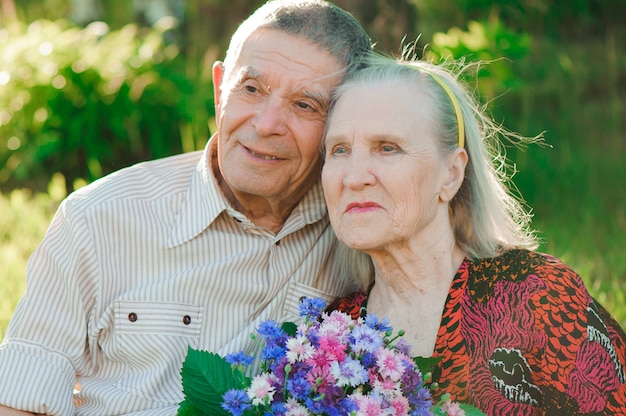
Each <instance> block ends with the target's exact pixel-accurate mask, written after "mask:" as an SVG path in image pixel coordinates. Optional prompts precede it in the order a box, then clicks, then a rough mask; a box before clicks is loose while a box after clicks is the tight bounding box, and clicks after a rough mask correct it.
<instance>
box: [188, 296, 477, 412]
mask: <svg viewBox="0 0 626 416" xmlns="http://www.w3.org/2000/svg"><path fill="white" fill-rule="evenodd" d="M325 306H326V304H325V302H324V301H323V300H322V299H319V298H316V299H309V298H305V299H303V301H302V302H301V303H300V315H301V316H302V317H303V318H304V322H303V323H302V324H301V325H299V326H296V325H295V324H293V323H291V322H287V323H284V324H283V325H278V324H277V323H276V322H274V321H265V322H263V323H262V324H261V325H260V327H259V328H258V331H257V332H258V335H256V334H253V335H251V336H252V338H253V339H254V340H255V341H256V342H258V343H259V344H260V347H261V348H262V350H261V355H260V357H259V358H260V365H259V367H260V374H258V375H252V374H251V373H252V368H253V367H254V362H255V359H254V357H252V356H248V355H245V354H244V353H242V352H239V353H233V354H229V355H227V356H226V357H223V358H222V357H220V356H219V355H217V354H213V353H209V352H207V351H199V350H194V349H192V348H190V349H189V353H188V355H187V358H186V360H185V362H184V363H183V367H182V370H181V375H182V381H183V392H184V394H185V400H184V401H183V402H182V403H181V404H180V407H179V411H178V414H179V416H195V415H211V416H220V415H224V416H228V415H232V416H257V415H259V416H264V415H284V416H305V415H329V416H335V415H336V416H340V415H346V416H361V415H363V416H370V415H372V416H373V415H375V416H379V415H398V416H399V415H420V416H421V415H448V416H459V415H481V414H482V413H480V412H478V411H477V410H476V409H475V408H473V407H471V406H467V405H461V404H458V403H455V402H451V401H450V400H449V399H446V398H444V399H443V400H442V401H441V402H439V403H433V398H432V395H431V386H429V385H428V381H429V380H428V379H425V377H424V374H426V375H427V376H428V373H426V372H425V370H424V366H428V365H429V366H433V365H434V364H435V363H436V360H435V361H433V360H432V359H424V358H421V359H420V358H411V357H410V356H409V352H410V346H409V345H408V344H407V343H406V342H405V341H404V340H403V339H402V338H401V336H402V334H403V333H402V331H400V332H398V333H397V334H396V335H394V334H393V329H392V328H391V327H390V326H389V324H388V321H387V320H386V319H383V320H379V319H378V318H377V317H376V316H374V315H371V314H370V315H368V316H367V317H366V318H365V319H362V318H359V319H357V320H353V319H352V318H351V317H350V316H349V315H347V314H345V313H343V312H339V311H333V312H330V313H325V312H324V308H325ZM420 366H421V367H422V369H421V370H420ZM444 396H445V395H444Z"/></svg>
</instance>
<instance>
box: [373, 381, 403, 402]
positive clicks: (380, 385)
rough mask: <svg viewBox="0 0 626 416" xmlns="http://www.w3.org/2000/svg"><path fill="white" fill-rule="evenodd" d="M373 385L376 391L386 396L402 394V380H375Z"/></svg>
mask: <svg viewBox="0 0 626 416" xmlns="http://www.w3.org/2000/svg"><path fill="white" fill-rule="evenodd" d="M373 387H374V391H375V392H376V393H378V394H380V395H381V396H383V397H386V398H391V397H397V396H401V395H402V391H401V390H400V382H396V381H392V380H391V379H390V378H385V379H376V380H374V383H373Z"/></svg>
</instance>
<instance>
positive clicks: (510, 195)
mask: <svg viewBox="0 0 626 416" xmlns="http://www.w3.org/2000/svg"><path fill="white" fill-rule="evenodd" d="M454 65H456V66H454ZM465 69H467V66H466V65H463V64H461V63H456V64H455V63H451V62H448V63H446V64H445V65H444V64H441V65H434V64H430V63H428V62H425V61H419V60H395V59H392V58H387V57H384V56H380V55H376V54H372V55H371V56H370V57H369V58H368V59H367V64H366V67H365V68H364V69H362V70H360V71H358V72H357V73H355V74H354V75H353V76H352V77H351V78H350V79H348V80H347V81H346V82H345V83H344V84H343V85H341V86H340V87H338V88H337V90H336V91H335V99H334V102H336V100H337V99H338V98H340V97H341V95H342V94H343V93H345V92H346V91H347V90H349V89H350V88H352V87H353V86H356V85H367V86H371V85H386V84H396V83H403V84H405V85H413V86H415V87H416V88H418V89H420V90H422V91H423V92H424V93H426V95H427V96H428V97H429V98H430V99H431V100H432V106H433V114H434V117H435V120H433V126H434V128H435V129H436V133H437V136H438V137H439V139H440V142H439V150H440V151H441V152H442V153H444V154H445V153H451V152H454V151H455V150H456V149H457V148H458V142H459V131H458V121H457V115H456V113H455V108H454V105H453V104H452V100H454V99H456V101H457V102H458V107H459V108H460V110H461V115H462V118H463V121H464V130H465V145H464V147H465V149H466V151H467V153H468V155H469V157H468V163H467V166H466V168H465V179H464V180H463V183H462V185H461V188H460V189H459V191H458V192H457V194H456V195H455V197H454V198H453V199H452V200H451V201H450V222H451V224H452V228H453V230H454V236H455V239H456V242H457V243H458V244H459V246H460V247H461V248H462V249H463V250H464V251H465V253H466V254H467V256H469V257H470V258H474V259H480V258H489V257H494V256H497V255H498V253H500V252H502V251H503V250H507V249H511V248H526V249H531V250H534V249H536V248H537V246H538V244H537V238H536V236H535V234H534V232H533V231H532V229H531V227H530V221H531V218H532V216H531V214H530V212H529V211H527V210H526V209H525V206H524V202H523V200H522V199H521V198H520V197H519V196H517V193H516V191H517V188H515V186H514V184H513V182H512V175H511V174H510V169H509V168H510V166H509V165H508V164H507V159H506V155H505V152H504V146H503V142H502V139H504V140H507V141H509V142H512V143H514V144H517V145H525V144H528V143H535V142H538V141H541V140H542V138H541V136H536V137H532V138H530V137H523V136H520V135H519V134H516V133H513V132H510V131H508V130H506V129H505V128H503V127H502V126H501V125H498V124H496V123H495V122H494V121H493V120H492V119H491V118H490V117H489V116H488V115H487V114H486V112H485V109H484V106H482V105H480V104H479V102H478V100H477V99H475V98H474V97H473V96H472V95H471V94H470V93H469V91H468V89H467V88H466V86H465V85H464V84H463V82H462V81H460V79H459V76H460V75H461V74H462V73H463V71H464V70H465ZM435 77H437V78H439V81H442V82H444V83H445V85H446V86H447V87H448V89H449V90H450V92H451V94H453V95H454V97H450V96H449V95H448V92H446V91H445V90H444V88H443V87H442V86H441V85H439V84H438V82H437V81H436V80H435ZM332 116H333V106H331V110H330V113H329V116H328V123H330V121H331V120H332ZM336 258H337V262H338V263H339V264H338V265H339V266H340V267H341V268H343V272H342V273H345V274H347V273H351V274H353V275H356V278H357V280H358V282H359V284H360V286H361V287H367V286H368V285H369V284H370V283H371V281H372V279H373V274H374V273H373V269H372V265H371V261H370V260H369V256H366V255H365V254H363V253H358V252H355V251H354V250H351V249H349V248H348V247H346V246H345V245H343V244H342V245H341V246H340V248H339V249H338V254H337V256H336Z"/></svg>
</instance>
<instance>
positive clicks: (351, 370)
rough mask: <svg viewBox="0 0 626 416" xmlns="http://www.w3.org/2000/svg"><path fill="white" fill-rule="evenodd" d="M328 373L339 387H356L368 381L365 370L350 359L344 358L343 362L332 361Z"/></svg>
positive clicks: (357, 362) (356, 361)
mask: <svg viewBox="0 0 626 416" xmlns="http://www.w3.org/2000/svg"><path fill="white" fill-rule="evenodd" d="M330 373H331V374H332V375H333V377H335V380H336V381H337V385H338V386H340V387H346V386H352V387H356V386H358V385H359V384H363V383H365V382H366V381H367V379H368V374H367V370H366V369H365V368H364V367H363V366H362V365H361V363H360V362H359V361H358V360H355V359H354V358H352V357H346V359H345V360H344V361H343V362H339V361H333V362H332V363H331V365H330Z"/></svg>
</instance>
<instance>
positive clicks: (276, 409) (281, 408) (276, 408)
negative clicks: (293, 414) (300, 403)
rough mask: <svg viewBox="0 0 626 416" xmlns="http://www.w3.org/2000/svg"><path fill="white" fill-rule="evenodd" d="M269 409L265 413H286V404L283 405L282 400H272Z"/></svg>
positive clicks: (279, 414)
mask: <svg viewBox="0 0 626 416" xmlns="http://www.w3.org/2000/svg"><path fill="white" fill-rule="evenodd" d="M270 409H271V411H270V412H269V413H266V414H269V415H274V416H282V415H284V414H285V413H287V406H285V403H283V402H277V401H274V402H273V403H272V404H271V406H270Z"/></svg>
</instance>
